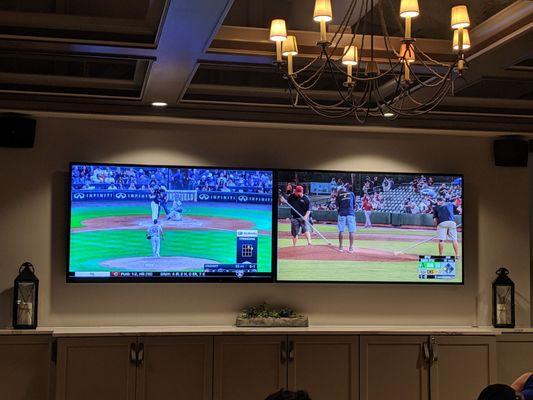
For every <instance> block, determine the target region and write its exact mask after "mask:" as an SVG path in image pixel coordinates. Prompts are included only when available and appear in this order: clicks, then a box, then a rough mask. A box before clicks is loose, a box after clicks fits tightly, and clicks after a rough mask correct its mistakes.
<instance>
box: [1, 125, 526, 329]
mask: <svg viewBox="0 0 533 400" xmlns="http://www.w3.org/2000/svg"><path fill="white" fill-rule="evenodd" d="M71 160H75V161H82V160H85V161H98V162H119V163H128V162H129V163H153V164H157V163H162V164H191V165H196V164H198V165H210V164H212V165H236V166H239V165H247V166H257V167H271V166H273V167H293V168H294V167H301V168H322V169H347V170H351V169H354V170H370V171H372V170H373V171H399V172H419V171H439V172H452V173H464V175H465V185H466V189H465V210H466V216H465V260H464V261H465V285H464V286H448V287H447V286H438V287H437V286H431V285H427V286H420V285H319V284H316V285H310V284H300V285H296V284H66V283H65V272H64V270H65V246H66V228H65V226H66V218H65V217H66V193H65V190H66V182H67V170H68V162H69V161H71ZM0 171H1V177H2V178H1V180H0V199H2V200H1V203H0V221H2V222H1V225H0V250H1V254H2V259H1V261H0V325H7V324H8V323H9V307H10V296H11V293H10V291H9V289H10V287H11V285H12V280H13V278H14V276H15V274H16V271H17V267H18V266H19V265H20V264H21V263H22V262H23V261H25V260H31V261H32V262H33V263H34V264H35V265H36V267H37V273H38V276H39V278H40V280H41V292H40V293H41V301H40V322H41V325H54V326H58V325H59V326H61V325H63V326H64V325H126V324H128V325H129V324H138V325H152V324H153V325H179V324H192V325H207V324H211V325H215V324H228V323H231V322H232V321H233V318H234V316H235V314H236V313H237V311H238V310H239V309H240V308H241V307H242V306H244V305H246V304H247V303H250V302H257V301H262V300H267V301H270V302H283V303H288V304H291V305H293V306H295V307H296V308H297V309H298V310H301V311H302V312H305V313H308V314H309V316H310V319H311V323H314V324H385V325H386V324H402V325H403V324H423V325H472V324H479V325H488V324H490V283H491V281H492V279H493V277H494V271H495V270H496V268H497V267H498V266H500V265H504V266H506V267H507V268H509V269H510V270H511V276H512V278H513V279H514V280H515V282H516V283H517V291H518V298H517V314H518V323H519V325H529V322H530V319H529V318H530V305H529V299H530V275H529V254H530V253H529V211H528V172H527V169H526V168H523V169H510V168H497V167H494V166H493V163H492V157H491V142H490V140H488V139H482V138H460V137H445V136H434V135H431V136H430V135H424V136H421V135H417V136H400V135H398V134H361V133H354V132H351V133H350V132H342V133H341V132H328V131H308V132H305V131H296V130H283V129H275V130H274V129H271V130H264V129H259V128H257V127H254V128H244V127H238V128H237V127H233V128H229V127H224V128H221V127H213V126H204V127H202V126H190V125H189V126H187V125H183V126H181V125H162V124H160V125H156V124H153V125H149V124H140V123H132V122H129V123H126V122H104V121H92V120H67V119H63V120H62V119H40V120H39V121H38V136H37V140H36V145H35V148H34V149H32V150H13V149H5V148H1V149H0Z"/></svg>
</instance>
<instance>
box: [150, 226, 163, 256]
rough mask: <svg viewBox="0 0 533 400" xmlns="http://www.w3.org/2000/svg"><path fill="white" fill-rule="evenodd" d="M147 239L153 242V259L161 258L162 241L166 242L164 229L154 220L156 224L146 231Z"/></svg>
mask: <svg viewBox="0 0 533 400" xmlns="http://www.w3.org/2000/svg"><path fill="white" fill-rule="evenodd" d="M146 238H147V239H149V240H150V242H152V257H157V258H159V257H161V254H160V253H159V251H160V250H161V240H165V235H164V234H163V227H162V226H161V225H160V224H158V223H157V219H154V223H153V224H152V225H150V226H149V227H148V230H147V231H146Z"/></svg>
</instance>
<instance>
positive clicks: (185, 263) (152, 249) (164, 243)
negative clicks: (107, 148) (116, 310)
mask: <svg viewBox="0 0 533 400" xmlns="http://www.w3.org/2000/svg"><path fill="white" fill-rule="evenodd" d="M272 185H273V172H272V171H266V170H241V169H215V168H212V169H209V168H172V167H171V168H168V167H155V166H153V167H152V166H133V165H132V166H129V165H102V164H94V165H90V164H72V165H71V191H70V192H71V196H70V197H71V199H70V200H71V218H70V260H69V277H70V278H71V279H75V280H80V281H83V279H87V280H88V279H110V280H112V279H116V278H127V279H130V280H131V279H144V278H150V279H152V278H153V279H158V278H159V279H161V278H168V279H180V280H189V279H190V280H202V279H206V278H228V279H235V280H239V279H242V278H265V277H267V278H268V277H270V276H271V273H272Z"/></svg>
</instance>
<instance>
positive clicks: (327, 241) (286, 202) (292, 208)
mask: <svg viewBox="0 0 533 400" xmlns="http://www.w3.org/2000/svg"><path fill="white" fill-rule="evenodd" d="M278 195H279V196H280V197H283V195H282V194H281V190H280V191H279V193H278ZM283 199H284V200H285V204H287V205H288V206H289V207H290V209H291V210H293V211H294V212H295V213H296V214H297V215H298V216H299V217H300V218H302V219H303V220H304V221H305V223H306V224H309V222H308V221H307V220H306V219H305V218H304V216H303V215H302V214H300V213H299V212H298V210H296V209H295V208H294V207H293V206H291V205H290V204H289V202H288V201H287V199H286V198H285V197H283ZM309 225H310V224H309ZM312 228H313V229H314V230H315V232H316V233H318V236H320V237H321V238H322V239H323V240H325V241H326V243H327V244H328V246H333V243H331V242H330V241H329V240H328V239H326V238H325V236H324V235H322V234H321V233H320V231H319V230H318V229H316V227H315V226H313V227H312Z"/></svg>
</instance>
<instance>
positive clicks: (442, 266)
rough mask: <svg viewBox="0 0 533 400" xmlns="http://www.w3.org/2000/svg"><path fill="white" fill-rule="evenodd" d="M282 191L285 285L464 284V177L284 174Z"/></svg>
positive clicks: (280, 259) (280, 249) (280, 250)
mask: <svg viewBox="0 0 533 400" xmlns="http://www.w3.org/2000/svg"><path fill="white" fill-rule="evenodd" d="M278 185H279V187H278V194H279V197H278V199H279V200H278V229H277V230H278V245H277V266H278V270H277V278H278V280H280V281H300V282H301V281H322V282H433V283H435V282H438V283H461V282H462V279H463V262H462V246H463V242H462V241H463V239H462V214H463V201H462V199H463V197H462V195H463V180H462V177H460V176H457V175H453V176H450V175H422V174H398V173H386V174H385V173H379V174H378V173H361V172H353V173H350V172H325V171H324V172H318V171H278Z"/></svg>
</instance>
